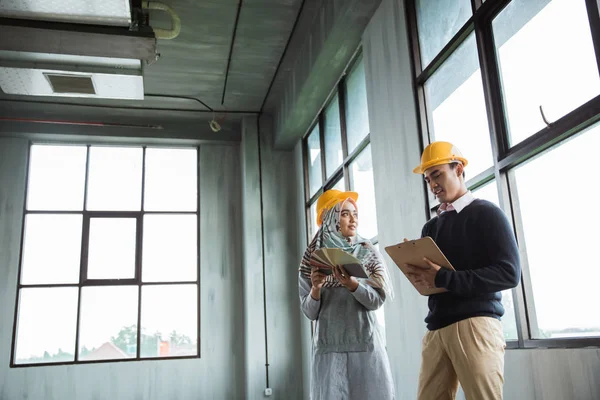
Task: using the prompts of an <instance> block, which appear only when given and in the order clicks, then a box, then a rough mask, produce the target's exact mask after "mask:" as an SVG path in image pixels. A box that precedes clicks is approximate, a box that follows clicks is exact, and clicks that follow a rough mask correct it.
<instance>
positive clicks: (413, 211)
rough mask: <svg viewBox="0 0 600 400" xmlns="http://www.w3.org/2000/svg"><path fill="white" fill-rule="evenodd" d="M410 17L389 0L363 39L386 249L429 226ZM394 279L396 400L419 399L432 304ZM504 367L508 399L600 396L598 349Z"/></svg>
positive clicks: (524, 354)
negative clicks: (417, 171) (419, 171)
mask: <svg viewBox="0 0 600 400" xmlns="http://www.w3.org/2000/svg"><path fill="white" fill-rule="evenodd" d="M404 11H405V5H404V1H403V0H383V1H382V3H381V5H380V8H379V10H378V11H377V12H376V13H375V15H374V17H373V19H372V20H371V22H370V23H369V25H368V26H367V29H366V30H365V33H364V35H363V51H364V60H365V70H366V79H367V97H368V104H369V122H370V126H371V147H372V154H373V169H374V175H375V195H376V201H377V203H376V204H377V214H378V215H377V218H378V226H379V240H380V243H381V245H382V246H386V245H389V244H394V243H397V242H399V241H401V240H402V238H403V237H409V238H414V237H417V236H418V235H419V234H420V229H421V227H422V225H423V223H424V222H425V221H426V213H425V196H424V192H423V183H422V180H421V179H420V178H419V177H418V176H416V175H414V174H413V173H412V168H413V167H414V166H415V165H417V164H418V162H419V156H420V144H419V134H418V129H417V127H418V124H417V117H416V109H415V101H414V92H413V86H412V73H411V68H410V62H411V61H410V53H409V44H408V37H407V29H406V23H405V12H404ZM390 177H393V178H390ZM388 262H391V261H390V260H389V258H388ZM391 265H392V267H393V264H391ZM393 279H394V283H395V286H396V294H397V297H396V300H395V302H393V303H389V302H388V303H386V306H385V307H386V309H385V316H386V333H387V338H388V352H389V355H390V359H391V363H392V369H393V374H394V379H395V382H396V390H397V395H398V398H399V399H414V398H415V397H416V390H417V379H418V371H419V365H420V347H421V337H422V335H423V333H424V332H425V327H424V322H423V319H424V317H425V315H426V303H425V298H423V297H421V296H419V295H418V294H417V292H416V291H415V290H414V289H413V288H412V286H411V285H410V284H409V283H407V281H406V279H405V278H404V277H401V276H400V273H399V272H398V270H397V269H396V270H393ZM505 363H506V364H505V387H504V398H506V399H520V400H527V399H544V400H564V399H581V400H584V399H585V400H590V399H598V398H600V379H598V377H599V376H600V350H599V349H560V350H549V349H539V350H522V349H520V350H517V349H515V350H507V354H506V359H505ZM461 397H462V396H461Z"/></svg>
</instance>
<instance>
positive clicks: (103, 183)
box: [87, 147, 142, 211]
mask: <svg viewBox="0 0 600 400" xmlns="http://www.w3.org/2000/svg"><path fill="white" fill-rule="evenodd" d="M89 163H90V165H89V179H88V195H87V209H88V210H111V211H114V210H119V211H139V210H140V207H141V202H142V149H141V148H119V147H90V160H89Z"/></svg>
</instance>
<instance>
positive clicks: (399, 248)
mask: <svg viewBox="0 0 600 400" xmlns="http://www.w3.org/2000/svg"><path fill="white" fill-rule="evenodd" d="M385 251H386V252H387V253H388V255H389V256H390V257H391V259H392V260H393V261H394V262H395V263H396V265H397V266H398V268H400V271H402V273H403V274H404V275H405V276H406V278H407V279H408V280H409V281H410V283H412V285H413V286H414V287H415V289H417V291H418V292H419V293H420V294H421V295H423V296H430V295H432V294H437V293H443V292H446V291H447V290H446V289H444V288H432V289H426V288H421V287H417V286H415V284H414V283H413V281H412V280H411V279H410V278H409V277H408V272H409V271H408V269H407V268H406V267H405V264H411V265H415V266H421V267H426V266H427V265H428V264H427V263H426V262H425V261H423V257H427V258H428V259H430V260H431V261H432V262H434V263H435V264H437V265H439V266H440V267H442V268H447V269H450V270H452V271H454V267H453V266H452V264H450V261H448V259H447V258H446V256H444V254H443V253H442V251H441V250H440V249H439V247H438V246H437V245H436V244H435V242H434V241H433V239H432V238H430V237H429V236H426V237H424V238H421V239H417V240H410V241H408V242H402V243H398V244H395V245H393V246H387V247H386V248H385Z"/></svg>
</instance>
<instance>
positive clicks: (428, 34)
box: [415, 0, 472, 68]
mask: <svg viewBox="0 0 600 400" xmlns="http://www.w3.org/2000/svg"><path fill="white" fill-rule="evenodd" d="M415 5H416V9H417V26H418V30H419V47H420V48H421V65H422V66H423V68H425V67H426V66H427V65H428V64H429V63H430V62H431V60H433V59H434V58H435V56H437V54H438V53H439V52H440V51H441V50H442V49H443V48H444V46H445V45H446V44H447V43H448V42H449V41H450V39H451V38H452V37H453V36H454V35H455V34H456V33H457V32H458V31H459V30H460V28H461V27H462V26H463V25H464V24H465V22H467V20H468V19H469V18H470V17H471V14H472V11H471V1H470V0H453V1H448V0H433V1H432V0H417V1H416V2H415Z"/></svg>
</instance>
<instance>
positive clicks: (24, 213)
mask: <svg viewBox="0 0 600 400" xmlns="http://www.w3.org/2000/svg"><path fill="white" fill-rule="evenodd" d="M31 146H32V143H31V142H29V146H28V147H27V155H26V158H27V170H26V171H25V195H24V199H23V210H22V214H21V241H20V249H21V252H20V253H19V267H18V270H17V290H15V314H14V319H13V331H12V346H11V348H10V365H11V367H13V366H15V361H16V360H15V357H16V354H15V348H16V347H17V327H18V324H19V303H20V299H19V297H20V296H19V295H20V294H21V274H22V270H23V244H24V243H25V218H26V217H27V196H28V195H29V169H30V167H31Z"/></svg>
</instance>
